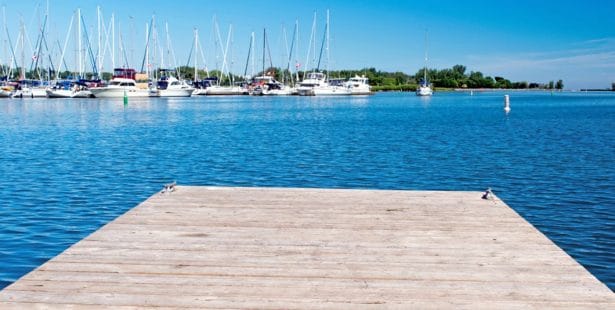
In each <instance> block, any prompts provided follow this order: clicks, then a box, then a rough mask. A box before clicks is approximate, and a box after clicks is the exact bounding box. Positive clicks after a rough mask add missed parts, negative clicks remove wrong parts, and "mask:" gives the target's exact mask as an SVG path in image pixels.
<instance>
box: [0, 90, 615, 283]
mask: <svg viewBox="0 0 615 310" xmlns="http://www.w3.org/2000/svg"><path fill="white" fill-rule="evenodd" d="M510 95H511V105H512V112H511V113H510V114H509V115H508V116H507V115H505V114H504V112H503V108H502V105H503V93H475V95H474V96H470V95H469V94H467V93H450V94H445V93H437V94H435V95H434V96H433V97H432V98H418V97H416V96H414V95H413V94H409V93H403V94H401V93H400V94H378V95H375V96H371V97H357V98H300V97H287V98H266V97H258V98H254V97H235V98H212V97H207V98H205V97H197V98H186V99H151V100H148V99H143V100H136V99H131V100H130V102H129V104H128V105H127V106H124V105H123V104H122V99H121V98H120V99H117V100H96V99H83V100H82V99H72V100H61V99H57V100H47V99H40V100H39V99H23V100H15V99H6V100H0V146H1V149H0V176H1V177H0V288H1V287H4V286H6V285H8V284H10V283H11V282H13V281H15V280H16V279H17V278H19V277H20V276H22V275H24V274H25V273H27V272H29V271H30V270H32V269H33V268H35V267H37V266H39V265H40V264H42V263H44V262H45V261H46V260H48V259H50V258H51V257H53V256H55V255H57V254H58V253H60V252H61V251H63V250H64V249H66V248H67V247H68V246H70V245H71V244H73V243H75V242H77V241H79V240H80V239H82V238H84V237H85V236H87V235H88V234H89V233H91V232H92V231H94V230H96V229H97V228H99V227H100V226H101V225H104V224H105V223H107V222H109V221H111V220H112V219H114V218H115V217H117V216H118V215H120V214H122V213H123V212H125V211H127V210H128V209H130V208H132V207H134V206H135V205H136V204H138V203H139V202H140V201H142V200H144V199H146V198H147V197H149V196H150V195H152V194H153V193H155V192H156V191H158V190H160V189H161V188H162V185H163V184H164V183H168V182H171V181H173V180H177V182H178V183H180V184H184V185H230V186H235V185H239V186H282V187H329V188H376V189H417V190H422V189H433V190H484V189H485V188H487V187H492V188H493V190H494V192H495V193H496V194H497V195H498V196H499V197H500V198H502V199H504V200H505V201H506V202H507V203H508V204H509V205H510V206H511V207H512V208H514V209H515V210H516V211H517V212H519V213H520V214H521V215H522V216H524V217H525V218H526V219H527V220H529V221H530V222H531V223H532V224H534V225H535V226H536V227H538V228H539V229H540V230H541V231H542V232H543V233H545V234H546V235H547V236H548V237H550V238H551V239H552V240H554V241H555V242H556V243H557V244H558V245H559V246H560V247H562V248H563V249H564V250H566V252H568V253H569V254H570V255H571V256H573V257H574V258H576V259H577V260H578V261H579V262H581V263H582V264H583V265H584V266H585V267H586V268H587V269H589V270H590V271H591V272H592V273H593V274H594V275H595V276H597V277H598V278H599V279H600V280H602V281H603V282H605V283H606V284H607V285H609V287H610V288H611V289H613V288H615V270H614V265H615V264H614V263H615V94H609V93H555V94H550V93H511V94H510Z"/></svg>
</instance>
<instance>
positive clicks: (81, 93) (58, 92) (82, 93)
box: [46, 89, 92, 98]
mask: <svg viewBox="0 0 615 310" xmlns="http://www.w3.org/2000/svg"><path fill="white" fill-rule="evenodd" d="M46 92H47V98H90V97H92V92H90V91H89V90H78V91H73V90H70V89H53V90H52V89H48V90H47V91H46Z"/></svg>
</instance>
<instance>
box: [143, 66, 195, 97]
mask: <svg viewBox="0 0 615 310" xmlns="http://www.w3.org/2000/svg"><path fill="white" fill-rule="evenodd" d="M161 71H162V72H166V71H168V70H161ZM193 92H194V87H192V86H190V85H188V83H186V81H183V80H181V81H180V80H178V79H177V78H176V77H174V76H172V75H163V76H162V77H161V78H160V79H159V80H158V81H156V83H155V84H154V85H153V88H152V89H150V91H149V96H150V97H190V96H192V93H193Z"/></svg>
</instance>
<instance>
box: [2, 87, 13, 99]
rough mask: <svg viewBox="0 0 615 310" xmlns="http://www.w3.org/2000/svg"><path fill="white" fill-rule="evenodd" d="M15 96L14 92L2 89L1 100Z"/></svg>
mask: <svg viewBox="0 0 615 310" xmlns="http://www.w3.org/2000/svg"><path fill="white" fill-rule="evenodd" d="M12 94H13V92H12V91H8V90H4V89H0V98H9V97H11V95H12Z"/></svg>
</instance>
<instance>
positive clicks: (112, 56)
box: [111, 13, 115, 70]
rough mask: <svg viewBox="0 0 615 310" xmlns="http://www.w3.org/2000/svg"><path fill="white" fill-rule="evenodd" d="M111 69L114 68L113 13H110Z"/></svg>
mask: <svg viewBox="0 0 615 310" xmlns="http://www.w3.org/2000/svg"><path fill="white" fill-rule="evenodd" d="M111 70H115V13H111Z"/></svg>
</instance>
